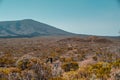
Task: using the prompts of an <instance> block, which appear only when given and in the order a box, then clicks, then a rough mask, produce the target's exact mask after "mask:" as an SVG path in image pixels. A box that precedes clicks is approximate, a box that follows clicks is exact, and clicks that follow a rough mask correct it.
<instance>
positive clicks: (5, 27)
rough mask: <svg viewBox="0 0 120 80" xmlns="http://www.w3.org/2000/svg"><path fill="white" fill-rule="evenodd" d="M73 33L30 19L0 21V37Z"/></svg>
mask: <svg viewBox="0 0 120 80" xmlns="http://www.w3.org/2000/svg"><path fill="white" fill-rule="evenodd" d="M58 35H75V34H73V33H69V32H66V31H64V30H61V29H58V28H55V27H53V26H50V25H47V24H44V23H41V22H38V21H35V20H32V19H24V20H18V21H2V22H0V38H21V37H37V36H58Z"/></svg>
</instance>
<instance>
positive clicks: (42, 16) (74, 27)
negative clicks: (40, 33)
mask: <svg viewBox="0 0 120 80" xmlns="http://www.w3.org/2000/svg"><path fill="white" fill-rule="evenodd" d="M118 1H120V0H0V21H9V20H21V19H34V20H37V21H39V22H43V23H46V24H49V25H52V26H55V27H57V28H60V29H63V30H66V31H69V32H73V33H79V34H92V35H105V36H106V35H107V36H118V35H119V34H118V32H119V31H120V3H118Z"/></svg>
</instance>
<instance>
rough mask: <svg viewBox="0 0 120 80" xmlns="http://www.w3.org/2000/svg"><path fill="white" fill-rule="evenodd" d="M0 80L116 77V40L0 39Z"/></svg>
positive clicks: (119, 64) (119, 60)
mask: <svg viewBox="0 0 120 80" xmlns="http://www.w3.org/2000/svg"><path fill="white" fill-rule="evenodd" d="M0 80H120V40H119V39H110V40H109V39H105V38H98V37H87V38H78V37H72V38H57V37H56V38H55V37H54V38H30V39H27V38H23V39H1V40H0Z"/></svg>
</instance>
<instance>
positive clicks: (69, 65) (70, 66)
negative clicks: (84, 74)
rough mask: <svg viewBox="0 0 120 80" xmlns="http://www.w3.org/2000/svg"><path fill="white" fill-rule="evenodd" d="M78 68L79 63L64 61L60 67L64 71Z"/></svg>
mask: <svg viewBox="0 0 120 80" xmlns="http://www.w3.org/2000/svg"><path fill="white" fill-rule="evenodd" d="M78 68H79V65H78V63H77V62H68V63H64V64H63V65H62V69H63V70H64V71H65V72H68V71H71V70H77V69H78Z"/></svg>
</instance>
